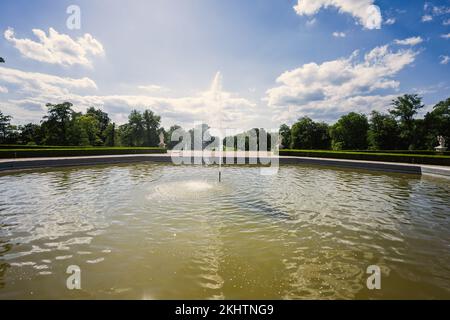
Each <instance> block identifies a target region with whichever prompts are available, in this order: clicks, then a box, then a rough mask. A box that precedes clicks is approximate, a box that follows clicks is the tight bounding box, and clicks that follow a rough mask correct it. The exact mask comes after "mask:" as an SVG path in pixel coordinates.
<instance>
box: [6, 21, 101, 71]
mask: <svg viewBox="0 0 450 320" xmlns="http://www.w3.org/2000/svg"><path fill="white" fill-rule="evenodd" d="M32 31H33V34H34V35H35V36H36V38H37V41H34V40H31V39H28V38H24V39H19V38H16V37H15V33H14V29H12V28H8V29H7V30H6V31H5V33H4V36H5V39H6V40H7V41H8V42H10V43H12V44H13V46H14V47H15V48H16V49H17V50H19V52H20V53H21V54H22V55H23V56H24V57H26V58H29V59H32V60H36V61H40V62H46V63H51V64H59V65H64V66H71V65H75V64H80V65H85V66H91V65H92V61H91V58H92V57H94V56H103V55H104V53H105V52H104V49H103V46H102V44H101V43H100V42H99V41H98V40H96V39H94V38H93V37H92V36H91V35H90V34H88V33H86V34H85V35H84V36H82V37H79V38H78V39H76V40H74V39H72V38H71V37H70V36H68V35H66V34H61V33H58V31H56V30H54V29H53V28H49V31H48V35H47V34H46V33H45V31H43V30H40V29H33V30H32Z"/></svg>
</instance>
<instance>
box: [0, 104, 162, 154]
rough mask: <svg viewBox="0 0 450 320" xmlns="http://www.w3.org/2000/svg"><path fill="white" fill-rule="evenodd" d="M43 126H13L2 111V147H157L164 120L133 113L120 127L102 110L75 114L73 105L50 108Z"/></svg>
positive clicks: (0, 113)
mask: <svg viewBox="0 0 450 320" xmlns="http://www.w3.org/2000/svg"><path fill="white" fill-rule="evenodd" d="M46 106H47V108H48V111H47V115H45V116H44V117H43V118H42V121H41V122H40V124H35V123H28V124H25V125H22V126H15V125H12V124H11V116H7V115H4V114H3V113H2V112H1V111H0V143H3V144H23V145H49V146H109V147H113V146H130V147H156V146H157V145H158V143H159V138H158V136H159V134H160V132H163V131H164V129H163V128H161V127H160V125H161V117H160V116H158V115H156V114H154V113H153V112H152V111H151V110H145V111H144V112H142V113H141V112H139V111H137V110H133V111H131V113H130V115H129V117H128V122H127V123H125V124H123V125H120V126H117V125H116V124H115V123H114V122H112V121H111V119H110V118H109V116H108V114H107V113H106V112H103V111H102V110H101V109H96V108H94V107H90V108H88V109H87V110H86V112H85V113H82V112H76V111H74V110H73V105H72V103H70V102H64V103H61V104H50V103H49V104H47V105H46Z"/></svg>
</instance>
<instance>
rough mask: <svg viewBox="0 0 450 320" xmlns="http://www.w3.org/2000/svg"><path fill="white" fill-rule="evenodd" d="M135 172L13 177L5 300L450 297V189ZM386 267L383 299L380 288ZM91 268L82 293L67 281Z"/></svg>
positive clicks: (320, 178)
mask: <svg viewBox="0 0 450 320" xmlns="http://www.w3.org/2000/svg"><path fill="white" fill-rule="evenodd" d="M259 172H260V171H259V169H258V168H257V167H237V166H235V167H226V168H224V175H223V182H222V183H220V184H219V183H217V169H215V168H213V167H193V166H171V165H161V164H134V165H126V166H105V167H93V168H74V169H61V170H52V171H39V172H34V173H20V174H14V175H3V176H0V298H3V299H11V298H29V299H33V298H44V299H46V298H57V299H59V298H69V299H70V298H133V299H164V298H192V299H201V298H209V299H223V298H225V299H232V298H235V299H240V298H244V299H245V298H275V299H280V298H284V299H304V298H321V299H329V298H343V299H355V298H356V299H360V298H450V250H449V249H450V228H449V227H450V193H449V191H448V190H449V186H450V183H449V181H448V180H441V179H430V178H424V177H422V178H421V177H418V176H408V175H399V174H378V173H376V174H374V173H369V172H364V171H350V170H335V169H327V168H319V167H308V166H285V167H281V168H280V171H279V173H278V174H277V175H276V176H261V175H259ZM373 264H375V265H379V266H380V267H381V269H382V289H381V290H377V291H370V290H368V289H367V288H366V286H365V283H366V279H367V276H368V275H367V274H366V268H367V267H368V266H369V265H373ZM69 265H78V266H80V268H81V277H82V278H81V287H82V290H79V291H77V290H73V291H70V290H68V289H66V286H65V283H66V278H67V276H68V274H66V269H67V267H68V266H69Z"/></svg>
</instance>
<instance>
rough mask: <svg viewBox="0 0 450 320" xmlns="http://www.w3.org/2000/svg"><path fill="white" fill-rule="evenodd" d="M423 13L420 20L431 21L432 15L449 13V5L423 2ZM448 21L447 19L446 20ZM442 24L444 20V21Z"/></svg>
mask: <svg viewBox="0 0 450 320" xmlns="http://www.w3.org/2000/svg"><path fill="white" fill-rule="evenodd" d="M423 10H424V12H425V14H424V15H423V16H422V22H429V21H433V19H434V17H438V16H442V15H446V14H449V13H450V7H446V6H435V5H433V4H432V3H430V2H425V4H424V6H423ZM447 21H448V20H447ZM444 25H446V24H445V21H444Z"/></svg>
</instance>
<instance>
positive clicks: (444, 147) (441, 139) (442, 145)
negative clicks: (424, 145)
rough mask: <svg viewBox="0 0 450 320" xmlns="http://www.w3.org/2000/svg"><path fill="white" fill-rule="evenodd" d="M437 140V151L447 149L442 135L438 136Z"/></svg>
mask: <svg viewBox="0 0 450 320" xmlns="http://www.w3.org/2000/svg"><path fill="white" fill-rule="evenodd" d="M437 141H438V142H439V146H437V147H436V148H435V149H436V151H437V152H445V151H447V147H446V146H445V138H444V137H443V136H438V137H437Z"/></svg>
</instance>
